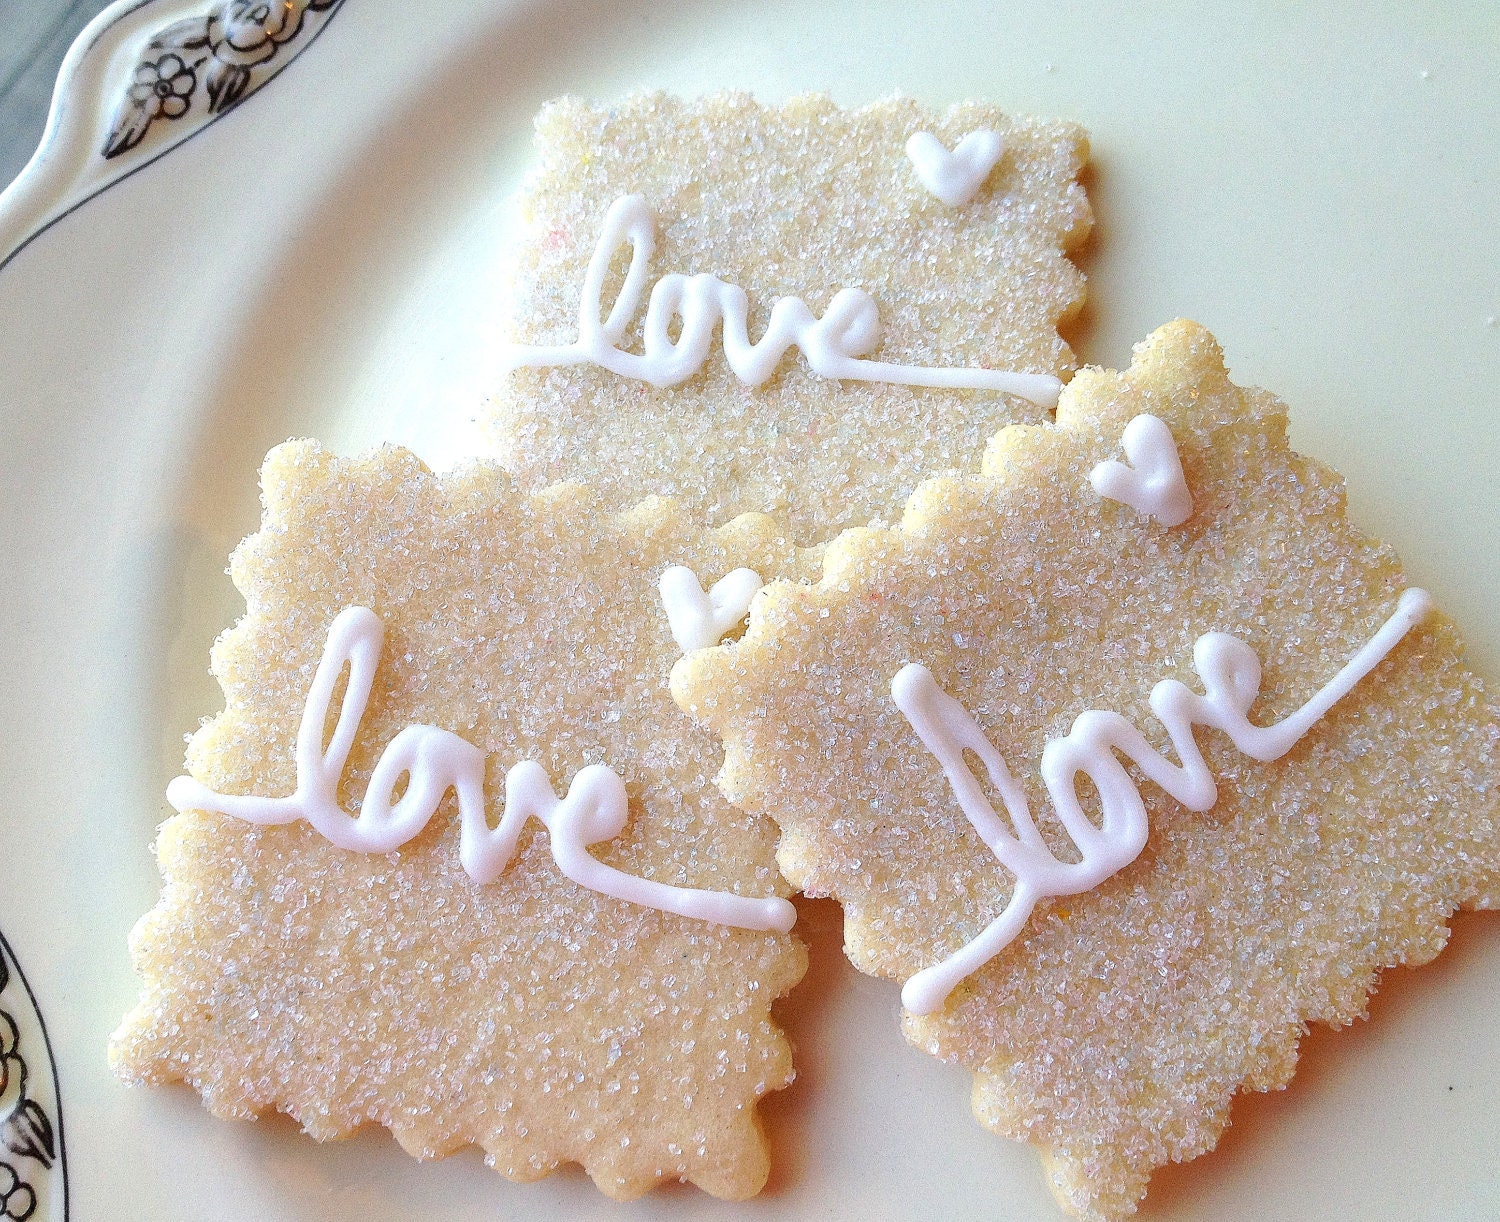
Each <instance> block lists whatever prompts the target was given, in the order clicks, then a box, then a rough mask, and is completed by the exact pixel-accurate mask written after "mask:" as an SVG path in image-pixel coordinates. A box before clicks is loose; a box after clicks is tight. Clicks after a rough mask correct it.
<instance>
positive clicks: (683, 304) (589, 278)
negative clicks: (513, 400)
mask: <svg viewBox="0 0 1500 1222" xmlns="http://www.w3.org/2000/svg"><path fill="white" fill-rule="evenodd" d="M625 242H628V243H629V244H630V247H631V254H630V269H629V271H627V272H626V274H625V283H624V285H623V286H622V287H621V289H620V293H619V296H618V297H616V298H615V302H614V304H613V305H612V306H611V307H610V311H609V314H608V316H607V317H604V318H602V319H601V317H600V315H601V312H602V310H603V294H604V278H605V276H606V274H607V273H608V271H609V266H610V262H611V260H612V258H613V257H614V252H615V250H616V248H617V247H619V246H620V245H621V244H622V243H625ZM655 245H656V222H655V219H654V218H653V217H652V215H651V210H650V209H649V208H648V207H647V206H646V201H645V200H644V199H643V198H642V197H641V196H639V195H626V196H622V197H621V198H619V199H617V200H615V202H614V203H613V204H612V205H610V209H609V212H608V213H607V214H606V215H605V218H604V228H603V231H602V232H601V234H600V236H599V243H598V245H597V246H596V247H595V248H594V253H593V257H592V258H590V260H589V265H588V270H587V271H586V272H585V274H584V279H583V293H582V300H581V301H580V303H579V310H578V338H577V339H576V340H575V341H574V342H573V343H571V344H561V345H532V344H512V345H510V346H509V347H508V348H507V349H506V351H505V353H504V358H503V359H504V363H505V364H506V366H507V367H508V368H511V369H514V368H518V367H521V366H548V365H578V364H594V365H599V366H602V367H603V368H605V369H608V370H610V372H612V373H616V374H618V375H620V376H621V377H626V378H637V379H639V380H640V381H643V382H649V383H650V384H651V385H653V386H657V387H668V386H677V385H679V384H681V383H683V382H685V381H687V380H688V379H689V378H690V377H692V376H693V375H694V374H695V373H697V372H698V370H699V369H701V368H702V367H703V365H704V364H705V362H707V360H708V357H709V352H710V350H711V349H712V347H713V339H714V332H715V330H717V329H720V328H722V343H723V348H724V356H725V358H726V359H727V360H728V362H729V367H730V368H731V369H732V370H733V371H734V373H735V376H736V377H738V378H739V379H740V381H742V382H744V383H745V384H746V385H749V386H759V385H760V384H761V383H762V382H764V381H766V380H767V379H768V378H769V377H770V376H771V375H772V374H773V373H775V372H776V367H777V366H778V365H779V364H780V363H781V358H782V357H783V356H784V355H785V354H786V350H787V349H788V348H791V347H793V346H795V347H798V348H800V349H801V350H802V355H803V356H804V357H805V358H806V359H807V363H808V365H809V367H810V368H811V369H812V371H813V372H814V373H816V374H818V375H820V376H822V377H825V378H841V379H848V380H850V381H858V382H893V383H899V384H901V385H904V386H937V387H946V388H949V389H968V390H993V391H1001V392H1004V393H1007V394H1013V395H1019V396H1020V397H1021V398H1024V399H1029V400H1030V401H1031V402H1033V403H1035V404H1037V405H1039V406H1041V407H1054V406H1056V404H1057V397H1058V394H1059V393H1060V392H1061V390H1062V383H1061V382H1060V381H1059V380H1058V379H1057V378H1055V377H1052V376H1051V375H1050V374H1039V373H1011V372H1009V371H1006V370H999V369H979V368H943V367H939V368H933V367H929V366H926V365H893V364H889V363H887V362H885V361H868V360H864V359H862V358H863V356H864V354H865V353H867V352H870V351H872V350H873V349H874V348H875V345H876V343H877V342H878V341H879V338H880V308H879V307H878V306H877V305H876V304H875V299H874V298H873V297H871V296H870V294H869V293H867V292H865V291H864V290H863V289H840V290H839V291H838V292H837V293H836V294H834V297H833V300H832V301H830V302H829V303H828V309H827V310H825V311H824V312H823V316H822V317H821V318H819V317H817V316H816V315H815V314H813V312H812V310H811V309H809V308H808V305H807V303H806V302H805V301H803V300H802V298H800V297H783V298H781V299H780V300H778V301H777V302H776V304H775V305H773V306H772V307H771V317H770V320H769V322H768V323H767V324H766V331H765V334H764V335H762V336H761V338H760V339H759V340H757V341H756V342H754V343H751V342H750V336H749V333H748V329H747V327H748V318H749V313H750V302H749V298H748V297H746V295H745V290H744V289H742V288H740V287H739V286H738V285H735V284H729V283H727V282H726V281H723V280H720V279H719V278H718V277H717V276H711V275H708V274H706V273H700V274H698V275H694V276H685V275H682V274H680V273H676V272H674V273H671V274H669V275H666V276H663V277H662V278H661V279H660V280H658V281H657V282H656V285H655V287H654V288H653V289H652V290H651V299H650V302H649V303H648V305H647V307H646V318H645V322H644V324H643V326H642V335H643V339H642V349H643V350H642V352H641V353H639V354H637V353H634V352H625V351H623V350H621V348H620V347H619V345H620V344H621V343H622V342H623V341H624V338H625V331H626V329H627V327H628V326H629V325H630V321H631V319H632V318H634V317H635V314H636V311H637V310H638V309H639V308H640V303H641V295H642V293H643V292H644V291H645V286H646V275H647V271H646V268H647V264H648V263H649V262H650V260H651V254H652V251H653V250H654V249H655ZM674 319H680V320H681V323H682V329H681V332H680V334H679V335H678V338H677V340H676V342H673V340H672V337H671V325H672V322H673V320H674Z"/></svg>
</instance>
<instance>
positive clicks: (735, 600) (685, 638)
mask: <svg viewBox="0 0 1500 1222" xmlns="http://www.w3.org/2000/svg"><path fill="white" fill-rule="evenodd" d="M764 584H765V583H764V582H762V581H761V579H760V574H759V573H757V572H756V571H755V570H754V569H735V570H734V572H732V573H730V574H728V575H727V576H724V577H721V578H719V580H718V581H716V582H714V584H713V588H712V589H710V590H709V591H708V592H707V593H704V591H703V585H702V583H701V582H700V581H699V580H698V574H697V573H695V572H693V570H692V569H690V568H688V567H687V566H686V565H682V564H674V565H673V566H672V567H671V568H669V569H667V571H666V572H664V573H663V574H662V575H661V581H660V582H659V583H658V586H657V588H658V589H659V590H660V592H661V605H662V609H663V610H664V611H665V612H666V613H667V623H668V625H669V626H670V627H671V629H672V639H673V640H674V641H676V642H677V647H678V648H679V649H680V650H682V652H683V653H692V652H693V651H694V650H695V649H707V648H708V647H709V646H710V645H717V644H718V643H719V638H720V637H722V636H723V635H724V634H725V633H726V632H728V631H729V630H730V629H731V628H733V627H734V626H735V625H736V624H737V623H739V622H740V620H742V619H744V618H745V614H746V612H748V611H749V610H750V601H751V600H752V599H753V598H754V597H755V596H756V594H758V593H759V592H760V588H761V586H762V585H764Z"/></svg>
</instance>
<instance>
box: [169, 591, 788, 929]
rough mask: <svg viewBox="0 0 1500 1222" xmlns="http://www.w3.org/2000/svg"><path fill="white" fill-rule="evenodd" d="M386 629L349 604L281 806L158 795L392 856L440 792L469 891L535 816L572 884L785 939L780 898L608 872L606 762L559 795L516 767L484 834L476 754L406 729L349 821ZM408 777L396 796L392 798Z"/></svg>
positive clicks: (421, 728)
mask: <svg viewBox="0 0 1500 1222" xmlns="http://www.w3.org/2000/svg"><path fill="white" fill-rule="evenodd" d="M384 637H385V628H384V625H383V624H382V623H381V621H380V618H379V616H377V615H376V614H375V613H374V612H373V611H371V610H370V609H369V608H367V607H349V608H347V609H346V610H344V611H343V612H341V613H340V614H339V616H338V617H337V618H336V619H335V620H334V622H333V625H332V627H331V628H330V629H329V632H328V640H327V644H326V645H325V646H324V650H323V655H322V658H321V659H320V660H319V662H318V668H317V671H316V673H315V674H314V675H313V681H312V686H311V688H310V690H309V692H308V696H307V703H306V705H305V706H304V708H303V713H302V721H301V723H300V725H299V726H298V730H297V741H296V749H295V750H296V764H297V786H296V790H295V792H293V793H292V794H291V795H290V796H288V797H283V798H268V797H262V796H259V795H254V794H251V795H236V794H224V793H218V792H216V791H215V790H212V789H210V788H208V787H207V786H206V785H203V784H200V783H199V782H198V781H196V780H194V779H193V778H192V777H187V776H181V777H178V778H177V779H176V780H174V781H172V783H171V784H170V785H169V786H168V787H167V800H168V801H169V802H170V803H171V804H172V805H173V806H174V807H175V808H176V809H178V810H179V811H185V810H209V811H217V812H219V813H220V814H224V815H228V816H230V817H232V818H235V819H243V820H244V821H246V822H248V823H256V824H262V825H265V824H282V823H295V822H296V821H298V820H299V819H301V820H306V822H307V823H309V824H310V825H311V826H312V827H313V828H314V829H315V830H316V831H317V832H318V833H319V834H320V835H322V836H323V837H324V838H325V839H327V840H328V841H329V842H330V843H331V844H333V845H335V846H337V847H338V848H341V849H348V850H351V851H354V852H360V853H389V852H392V851H394V850H395V849H398V848H400V847H401V846H402V845H403V844H405V843H406V842H407V841H409V840H411V839H412V838H413V837H414V836H416V835H417V834H418V833H419V832H421V830H422V829H423V828H424V827H426V826H427V824H428V822H429V821H430V820H431V819H432V817H433V815H434V814H436V812H437V809H438V806H439V805H440V804H441V802H442V801H443V799H444V797H445V796H446V795H447V794H448V793H449V791H452V792H454V793H455V794H456V795H457V799H458V809H459V819H460V837H459V857H460V861H461V863H462V865H463V868H464V870H465V871H466V872H467V873H468V874H469V876H470V877H472V878H473V879H474V881H475V882H476V883H480V884H485V883H491V882H494V881H495V880H496V879H498V878H499V877H500V876H501V874H502V873H504V871H505V868H506V866H507V865H509V864H510V861H511V859H512V858H513V857H514V856H515V853H516V846H517V842H518V840H519V838H520V835H521V830H522V828H523V827H524V826H525V824H526V822H527V820H528V819H532V818H535V819H536V820H538V821H539V822H540V823H541V824H542V825H543V826H545V827H546V828H547V832H548V840H549V845H550V848H551V852H552V858H553V860H554V861H555V862H556V863H557V867H558V869H559V870H561V871H562V873H563V874H564V875H566V876H567V877H568V878H570V879H572V880H573V881H574V882H575V883H577V884H578V885H579V886H581V887H587V888H589V889H590V890H592V891H597V892H599V893H601V894H603V895H609V896H613V897H614V898H616V899H620V900H624V901H626V902H627V903H631V904H639V905H641V906H643V907H648V908H657V909H660V910H661V911H663V912H672V913H676V914H677V915H679V916H683V917H688V918H691V919H693V920H699V921H707V922H711V923H713V924H718V925H732V926H736V927H738V928H741V929H752V930H763V931H776V932H780V933H785V932H787V931H789V930H790V929H791V928H792V925H793V924H794V923H795V922H796V919H797V910H796V909H795V908H794V907H793V906H792V904H791V903H790V902H789V901H787V900H785V899H782V898H780V897H777V896H771V897H767V898H764V899H754V898H749V897H746V896H740V895H734V894H731V893H729V892H724V891H708V890H702V889H700V888H696V887H673V886H668V885H666V884H664V883H658V882H654V881H652V880H650V879H645V878H641V877H639V876H637V875H634V874H627V873H625V872H624V871H621V870H617V869H615V868H614V867H612V866H609V865H606V864H605V863H604V862H602V861H600V860H599V859H598V858H596V857H594V856H593V855H592V854H591V853H590V852H589V851H588V846H589V845H591V844H598V843H600V842H602V841H606V840H612V839H614V838H615V837H616V836H618V835H619V834H620V833H621V832H622V831H624V830H625V825H626V823H627V821H628V819H629V802H628V799H627V796H626V792H625V783H624V781H622V780H621V779H620V777H619V775H618V774H616V773H615V772H614V771H613V770H612V769H610V768H608V767H606V766H605V765H603V764H593V765H590V766H589V767H586V768H584V769H582V770H581V771H580V772H579V773H578V774H577V775H576V776H575V777H574V778H573V780H572V783H571V784H570V785H569V787H568V792H567V796H566V797H564V798H559V797H558V796H557V794H556V792H555V791H554V790H553V788H552V781H551V778H549V777H548V775H547V772H546V770H545V769H544V768H543V767H542V766H541V765H540V764H539V763H537V762H536V761H534V760H524V761H522V762H520V763H518V764H516V765H515V766H514V767H512V768H511V769H510V771H509V772H508V773H507V774H506V778H505V808H504V811H503V813H502V815H501V818H500V821H499V824H498V826H495V827H491V826H490V824H489V820H488V818H487V816H486V810H485V799H484V753H483V752H482V751H480V750H479V748H478V747H476V746H474V745H473V744H472V743H470V742H468V741H467V740H465V739H463V738H460V737H459V736H458V735H457V734H454V733H452V732H450V731H448V730H443V729H440V728H438V727H437V726H428V725H412V726H407V727H406V728H405V729H403V730H402V731H401V732H400V733H399V734H397V735H396V737H395V738H393V739H392V740H391V741H390V743H389V744H388V745H387V746H386V748H385V750H384V751H383V752H382V753H381V756H380V759H379V760H378V761H377V762H376V764H375V768H374V770H373V772H372V773H371V776H370V782H369V785H368V787H367V789H366V791H365V794H364V799H363V801H362V803H361V805H360V810H359V813H358V814H357V815H351V814H349V813H348V812H346V811H345V810H344V809H343V808H342V807H341V806H340V805H339V801H338V784H339V779H340V778H341V777H342V776H343V773H344V768H345V765H346V764H347V762H348V759H349V751H350V749H351V748H352V747H353V745H354V739H355V736H356V734H357V733H358V731H359V726H360V722H361V721H362V720H363V718H364V713H365V708H366V705H367V704H368V702H369V697H370V691H371V688H372V686H373V684H374V680H375V672H376V670H377V668H378V666H379V662H380V652H381V648H382V645H383V643H384ZM346 665H347V666H348V668H349V679H348V685H347V688H346V691H345V694H344V699H343V703H342V705H341V706H340V708H339V713H338V719H337V721H336V723H335V725H334V730H333V734H332V736H331V738H330V739H329V742H328V746H327V748H326V749H325V748H324V746H323V733H324V726H325V725H326V724H327V718H328V713H329V711H330V708H331V706H332V702H333V695H334V690H335V687H336V685H337V683H338V679H339V676H340V674H341V673H342V671H343V669H344V667H345V666H346ZM403 778H405V779H406V789H405V792H403V793H402V794H401V796H400V797H399V798H397V797H396V796H395V795H396V790H397V787H398V785H399V784H400V782H401V781H402V779H403Z"/></svg>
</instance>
